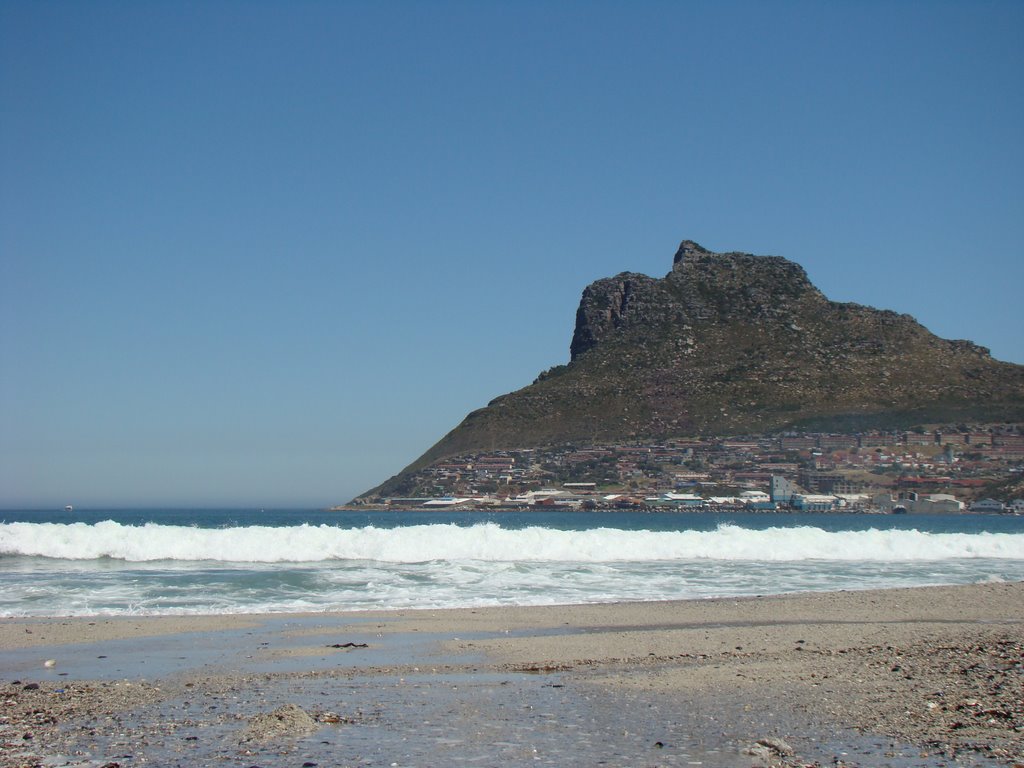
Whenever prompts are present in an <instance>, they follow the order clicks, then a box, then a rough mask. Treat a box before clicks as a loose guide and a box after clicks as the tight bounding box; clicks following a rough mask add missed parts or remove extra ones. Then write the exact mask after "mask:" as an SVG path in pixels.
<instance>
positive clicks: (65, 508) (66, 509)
mask: <svg viewBox="0 0 1024 768" xmlns="http://www.w3.org/2000/svg"><path fill="white" fill-rule="evenodd" d="M74 509H75V508H74V507H72V506H71V505H70V504H68V505H67V506H65V507H64V511H65V512H72V511H74Z"/></svg>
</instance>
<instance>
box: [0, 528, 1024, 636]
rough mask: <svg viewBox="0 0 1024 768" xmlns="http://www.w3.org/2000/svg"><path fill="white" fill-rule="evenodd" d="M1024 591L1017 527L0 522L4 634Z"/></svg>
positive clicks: (1023, 554)
mask: <svg viewBox="0 0 1024 768" xmlns="http://www.w3.org/2000/svg"><path fill="white" fill-rule="evenodd" d="M1022 580H1024V517H1013V516H982V515H950V516H926V515H898V516H891V515H885V516H883V515H857V514H849V515H836V514H827V515H826V514H800V515H790V514H744V513H730V514H708V513H685V512H680V513H669V512H652V513H633V512H609V513H593V512H550V511H543V512H540V511H537V512H500V513H486V512H456V513H451V512H445V513H423V512H398V511H392V512H358V513H357V512H325V511H321V510H239V509H228V510H225V509H204V510H173V509H169V510H142V509H139V510H130V509H129V510H101V509H98V510H74V511H72V512H63V511H59V512H52V511H30V510H25V511H10V510H9V511H0V617H46V616H51V617H52V616H118V615H122V616H144V615H181V614H215V613H278V612H321V611H365V610H374V609H402V610H408V609H420V608H459V607H479V606H489V605H550V604H566V603H596V602H610V601H635V600H676V599H692V598H709V597H726V596H741V595H770V594H783V593H792V592H807V591H825V590H854V589H872V588H885V587H909V586H923V585H935V584H967V583H976V582H991V581H1022Z"/></svg>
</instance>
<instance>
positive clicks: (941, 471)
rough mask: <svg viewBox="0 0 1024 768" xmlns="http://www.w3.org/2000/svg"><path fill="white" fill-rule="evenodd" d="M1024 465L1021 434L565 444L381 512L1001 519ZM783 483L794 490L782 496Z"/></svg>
mask: <svg viewBox="0 0 1024 768" xmlns="http://www.w3.org/2000/svg"><path fill="white" fill-rule="evenodd" d="M1022 463H1024V434H1022V433H1021V432H1020V431H1019V428H1018V427H1017V426H1015V425H998V426H993V427H983V428H982V427H977V426H973V427H972V426H968V425H963V426H958V427H951V426H945V427H942V428H935V429H928V430H924V429H918V430H912V431H904V432H882V431H879V432H866V433H858V434H833V433H828V434H824V433H823V434H816V433H784V434H778V435H763V436H739V437H729V438H714V439H713V438H680V439H677V440H663V441H658V442H651V443H643V442H638V443H632V444H608V445H563V446H556V447H549V448H530V449H519V450H517V449H512V450H501V451H491V452H487V453H480V454H471V455H470V454H467V455H463V456H452V457H448V458H446V459H444V460H442V461H438V462H435V463H434V464H432V465H430V466H428V467H425V468H423V469H421V470H420V471H418V472H416V473H415V474H413V475H411V476H409V477H408V478H407V479H406V483H405V485H404V486H403V488H402V492H401V493H400V494H396V495H394V496H393V497H392V498H390V499H383V498H382V499H376V500H372V503H374V504H376V505H383V506H405V507H409V506H413V507H417V508H419V507H422V508H428V509H429V508H434V509H438V508H444V509H452V508H481V509H494V508H520V507H541V506H552V507H567V508H583V509H626V508H638V507H639V508H649V509H666V508H689V509H702V510H711V509H746V510H754V511H765V510H777V509H786V510H792V511H839V510H845V511H849V510H863V511H882V512H893V511H905V512H907V513H914V512H916V511H922V510H925V509H927V510H931V511H938V510H941V511H943V512H950V511H964V510H970V511H993V512H994V511H996V508H995V507H994V506H992V505H990V506H989V507H985V506H984V505H981V506H975V507H974V508H972V507H971V503H972V502H976V501H979V500H980V499H981V498H982V497H983V496H991V495H992V493H991V489H992V488H994V487H997V486H998V484H999V483H1000V482H1010V481H1012V480H1013V479H1014V477H1015V476H1016V477H1018V478H1020V476H1021V473H1022V469H1024V467H1022ZM777 480H781V481H785V483H787V484H788V486H787V487H789V488H790V489H791V490H790V491H789V492H788V493H785V494H782V493H779V492H777V491H778V489H779V488H781V487H782V486H781V485H780V484H779V483H778V482H776V481H777ZM1006 501H1012V499H1009V498H1008V499H1006ZM1002 511H1004V512H1006V511H1009V512H1015V511H1019V509H1018V508H1016V507H1013V506H1007V507H1004V508H1003V510H1002Z"/></svg>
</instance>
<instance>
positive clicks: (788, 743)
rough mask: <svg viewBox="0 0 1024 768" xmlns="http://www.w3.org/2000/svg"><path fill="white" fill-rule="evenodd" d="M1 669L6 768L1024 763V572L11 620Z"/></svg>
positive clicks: (0, 737)
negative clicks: (537, 599) (386, 607)
mask: <svg viewBox="0 0 1024 768" xmlns="http://www.w3.org/2000/svg"><path fill="white" fill-rule="evenodd" d="M47 662H49V664H47ZM0 669H2V670H3V671H4V675H3V678H0V693H3V694H4V696H3V697H2V698H0V700H2V701H3V702H4V706H3V711H2V715H0V717H2V718H3V719H2V721H0V744H2V749H0V765H2V766H22V765H25V766H28V765H48V766H56V765H76V766H86V765H88V766H103V765H107V764H110V763H118V764H119V765H122V766H127V765H138V764H142V763H143V762H145V763H147V764H149V765H196V764H205V763H212V762H216V763H217V764H223V765H246V766H252V765H261V766H276V765H281V766H285V765H288V766H291V765H296V766H300V765H303V764H317V765H363V766H370V765H386V766H391V765H400V766H401V765H426V766H430V765H451V764H454V763H458V762H468V763H469V764H474V765H498V764H501V765H510V764H511V765H519V764H522V765H526V764H529V765H538V764H539V765H595V764H598V763H603V764H604V765H623V766H625V765H652V766H654V765H659V766H667V765H693V764H702V765H720V766H727V767H728V766H748V765H764V764H769V763H774V764H779V765H782V764H788V765H808V764H810V765H813V764H821V765H846V766H893V768H904V767H909V766H944V765H950V764H957V765H961V764H962V765H982V764H984V765H1010V766H1013V765H1018V764H1024V584H988V585H973V586H966V587H933V588H921V589H908V590H887V591H865V592H839V593H823V594H802V595H793V596H783V597H770V598H751V599H727V600H703V601H689V602H667V603H619V604H607V605H588V606H552V607H543V608H480V609H464V610H455V611H404V612H374V613H355V614H311V615H287V616H283V615H282V616H278V615H275V616H212V617H159V618H144V619H126V618H116V619H109V618H90V619H52V620H44V621H38V620H7V621H4V622H3V623H2V624H0ZM758 741H763V742H765V744H761V745H758V744H757V742H758ZM791 749H792V751H793V754H787V753H789V751H790V750H791ZM126 756H130V757H126ZM954 761H955V762H954Z"/></svg>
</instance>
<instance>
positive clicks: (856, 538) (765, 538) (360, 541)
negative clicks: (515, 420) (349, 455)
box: [0, 521, 1024, 563]
mask: <svg viewBox="0 0 1024 768" xmlns="http://www.w3.org/2000/svg"><path fill="white" fill-rule="evenodd" d="M0 555H6V556H12V555H21V556H30V557H43V558H53V559H61V560H99V559H103V558H109V559H113V560H121V561H125V562H137V563H143V562H153V561H182V562H202V561H214V562H220V563H282V562H287V563H318V562H325V561H339V560H343V561H353V560H355V561H376V562H383V563H422V562H428V561H450V562H451V561H456V562H457V561H472V560H477V561H486V562H510V563H511V562H572V563H613V562H619V561H629V562H651V561H688V560H718V561H755V562H756V561H761V562H798V561H808V560H817V561H876V562H904V561H932V560H934V561H938V560H948V559H956V558H993V559H1003V560H1024V534H1017V533H928V532H922V531H917V530H876V529H869V530H865V531H838V532H832V531H825V530H822V529H821V528H815V527H810V526H804V527H785V528H781V527H780V528H767V529H764V530H753V529H749V528H743V527H740V526H737V525H722V526H720V527H718V528H717V529H716V530H712V531H647V530H641V531H628V530H619V529H611V528H596V529H590V530H583V531H565V530H559V529H552V528H543V527H537V526H534V527H527V528H522V529H506V528H502V527H501V526H499V525H497V524H495V523H482V524H477V525H473V526H468V527H466V526H458V525H451V524H437V525H413V526H406V527H400V528H377V527H374V526H367V527H363V528H338V527H334V526H327V525H320V526H313V525H299V526H289V527H266V526H246V527H236V528H218V529H213V528H192V527H182V526H169V525H158V524H154V523H149V524H146V525H141V526H132V525H124V524H121V523H117V522H113V521H106V522H101V523H96V524H91V525H90V524H85V523H73V524H58V523H5V524H2V525H0Z"/></svg>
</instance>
